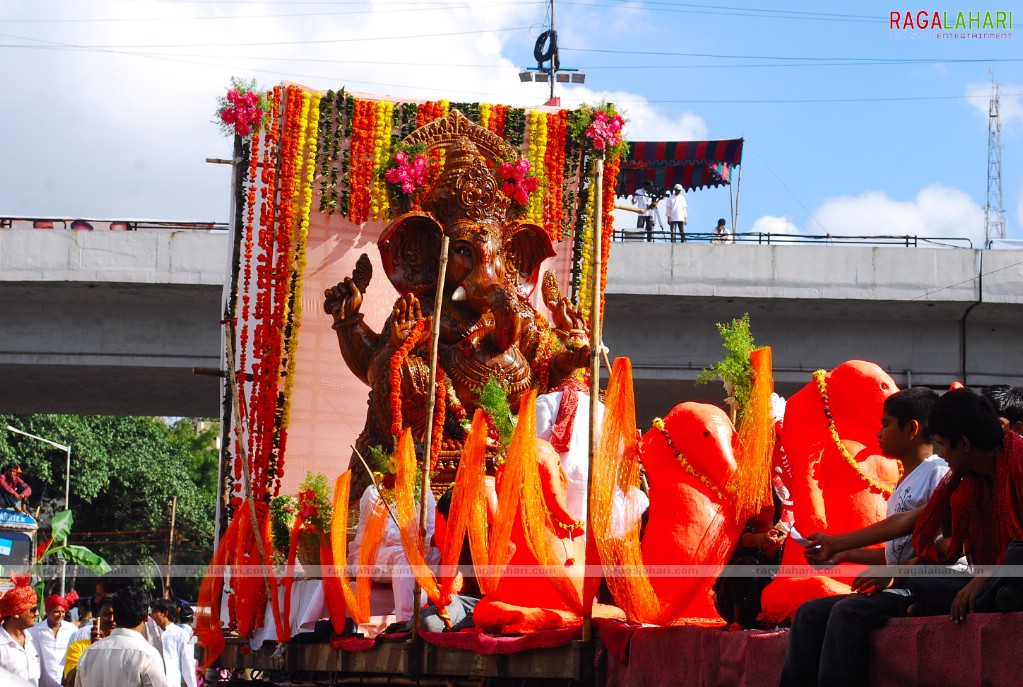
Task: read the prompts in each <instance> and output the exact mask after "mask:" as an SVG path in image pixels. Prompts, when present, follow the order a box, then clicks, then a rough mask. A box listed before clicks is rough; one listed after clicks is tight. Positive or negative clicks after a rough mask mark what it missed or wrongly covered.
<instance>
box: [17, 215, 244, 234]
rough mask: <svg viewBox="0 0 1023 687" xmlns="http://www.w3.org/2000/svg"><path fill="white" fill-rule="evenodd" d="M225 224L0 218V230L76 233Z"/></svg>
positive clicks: (220, 227) (205, 228)
mask: <svg viewBox="0 0 1023 687" xmlns="http://www.w3.org/2000/svg"><path fill="white" fill-rule="evenodd" d="M227 228H228V226H227V223H226V222H157V221H153V220H145V219H125V220H119V219H114V220H111V219H82V218H74V219H67V218H63V217H61V218H57V217H0V229H74V230H76V231H83V230H84V231H107V230H109V231H139V230H149V229H159V230H172V231H181V230H196V231H216V230H222V231H226V230H227Z"/></svg>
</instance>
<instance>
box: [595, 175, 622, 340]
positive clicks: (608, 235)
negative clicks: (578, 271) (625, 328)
mask: <svg viewBox="0 0 1023 687" xmlns="http://www.w3.org/2000/svg"><path fill="white" fill-rule="evenodd" d="M620 161H621V158H620V157H618V156H614V157H612V156H608V159H607V160H606V161H605V164H604V177H603V179H604V188H603V189H602V190H603V193H602V197H603V201H604V203H603V207H602V208H601V209H600V211H601V212H602V213H603V217H602V220H601V225H600V228H601V236H600V323H601V326H603V324H604V313H605V312H607V308H606V307H604V292H605V291H606V290H607V265H608V263H609V262H611V241H612V239H613V238H614V228H615V226H614V221H615V216H614V211H615V189H616V187H617V185H618V171H619V168H620Z"/></svg>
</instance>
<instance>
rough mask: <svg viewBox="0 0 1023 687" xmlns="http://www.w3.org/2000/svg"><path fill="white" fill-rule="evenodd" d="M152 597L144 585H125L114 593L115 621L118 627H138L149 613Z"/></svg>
mask: <svg viewBox="0 0 1023 687" xmlns="http://www.w3.org/2000/svg"><path fill="white" fill-rule="evenodd" d="M150 601H152V599H151V598H150V596H149V592H147V591H146V590H145V589H143V588H142V587H125V588H124V589H122V590H120V591H119V592H116V593H115V594H114V622H115V623H117V626H118V627H127V628H132V627H138V626H139V625H141V624H142V622H143V621H145V619H146V616H147V615H149V602H150Z"/></svg>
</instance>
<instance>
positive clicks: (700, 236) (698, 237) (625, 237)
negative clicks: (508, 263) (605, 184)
mask: <svg viewBox="0 0 1023 687" xmlns="http://www.w3.org/2000/svg"><path fill="white" fill-rule="evenodd" d="M612 240H614V241H618V242H625V243H633V242H634V243H673V242H674V243H678V242H679V238H678V234H677V233H676V234H675V237H674V241H672V235H671V232H670V231H668V230H667V229H654V230H651V231H647V230H645V229H615V230H614V234H613V235H612ZM686 243H714V244H731V243H751V244H757V245H766V246H774V245H790V244H801V245H814V246H819V245H857V246H905V247H907V248H915V247H918V246H928V247H942V248H973V242H972V241H971V240H970V239H968V238H966V237H963V236H910V235H904V236H897V235H875V236H834V235H831V234H775V233H770V232H762V231H752V232H745V233H737V234H714V233H697V232H691V231H687V232H686Z"/></svg>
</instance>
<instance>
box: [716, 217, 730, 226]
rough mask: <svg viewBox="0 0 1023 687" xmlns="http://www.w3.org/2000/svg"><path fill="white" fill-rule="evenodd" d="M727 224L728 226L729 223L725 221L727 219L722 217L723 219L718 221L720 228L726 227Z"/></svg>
mask: <svg viewBox="0 0 1023 687" xmlns="http://www.w3.org/2000/svg"><path fill="white" fill-rule="evenodd" d="M726 224H728V223H727V222H726V221H725V218H724V217H722V218H721V219H719V220H718V226H719V227H723V226H725V225H726Z"/></svg>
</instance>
